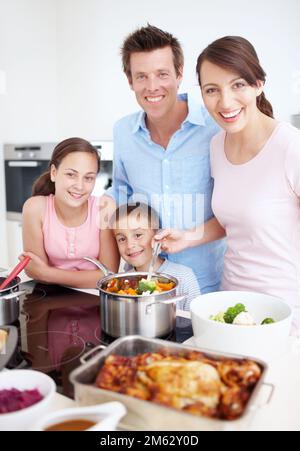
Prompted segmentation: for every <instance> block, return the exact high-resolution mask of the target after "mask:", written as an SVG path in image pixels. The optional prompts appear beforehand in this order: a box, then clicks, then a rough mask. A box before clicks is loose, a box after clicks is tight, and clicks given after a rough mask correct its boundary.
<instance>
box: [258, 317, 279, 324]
mask: <svg viewBox="0 0 300 451" xmlns="http://www.w3.org/2000/svg"><path fill="white" fill-rule="evenodd" d="M274 323H276V321H275V320H274V319H273V318H265V319H264V320H263V321H262V322H261V325H263V324H274Z"/></svg>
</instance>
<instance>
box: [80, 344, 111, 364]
mask: <svg viewBox="0 0 300 451" xmlns="http://www.w3.org/2000/svg"><path fill="white" fill-rule="evenodd" d="M103 349H106V346H103V345H99V346H96V347H95V348H93V349H90V350H89V351H88V352H86V353H85V354H84V355H83V356H82V357H80V363H81V364H82V365H84V364H85V363H87V362H88V361H89V360H90V359H91V356H92V355H93V354H98V351H103Z"/></svg>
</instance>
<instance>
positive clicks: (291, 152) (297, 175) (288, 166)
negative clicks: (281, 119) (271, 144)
mask: <svg viewBox="0 0 300 451" xmlns="http://www.w3.org/2000/svg"><path fill="white" fill-rule="evenodd" d="M285 172H286V177H287V179H288V182H289V185H290V187H291V189H292V190H293V191H294V193H295V194H296V195H297V196H299V197H300V132H299V134H298V133H297V135H296V138H295V139H293V141H292V142H291V143H290V145H289V148H288V151H287V154H286V160H285Z"/></svg>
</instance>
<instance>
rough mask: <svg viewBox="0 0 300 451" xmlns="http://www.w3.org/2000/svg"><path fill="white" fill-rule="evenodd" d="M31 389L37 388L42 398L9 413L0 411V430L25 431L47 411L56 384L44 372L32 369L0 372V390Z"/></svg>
mask: <svg viewBox="0 0 300 451" xmlns="http://www.w3.org/2000/svg"><path fill="white" fill-rule="evenodd" d="M12 388H16V389H17V390H33V389H35V388H36V389H37V390H39V392H40V393H41V395H42V396H43V399H42V400H41V401H39V402H37V403H36V404H33V405H32V406H30V407H26V408H25V409H22V410H17V411H16V412H10V413H0V431H26V430H28V429H30V428H31V427H32V425H33V424H34V423H35V422H36V421H37V419H38V418H40V417H41V416H42V415H45V414H46V413H47V409H48V406H49V403H50V402H51V401H52V399H53V397H54V394H55V391H56V385H55V382H54V381H53V380H52V379H51V378H50V377H49V376H47V375H46V374H44V373H41V372H40V371H34V370H10V371H2V372H1V373H0V390H5V389H7V390H9V389H12Z"/></svg>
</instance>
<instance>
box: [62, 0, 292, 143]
mask: <svg viewBox="0 0 300 451" xmlns="http://www.w3.org/2000/svg"><path fill="white" fill-rule="evenodd" d="M57 14H58V29H57V32H58V34H57V40H58V43H59V46H58V68H59V76H58V92H59V95H58V97H59V135H60V136H61V137H64V136H69V135H74V134H79V135H83V136H89V137H91V138H93V139H97V138H99V137H100V138H103V139H109V138H111V132H112V125H113V123H114V121H115V120H116V119H117V118H119V117H121V116H123V115H125V114H128V113H130V112H131V111H135V110H136V108H137V107H136V102H135V99H134V97H133V94H132V92H131V91H130V90H129V88H128V85H127V82H126V79H125V76H124V75H123V73H122V70H121V61H120V56H119V48H120V46H121V43H122V41H123V39H124V37H125V36H127V34H128V33H130V32H131V31H133V30H135V29H136V28H137V27H139V26H143V25H145V24H146V23H147V22H150V23H151V24H153V25H156V26H158V27H160V28H162V29H165V30H168V31H170V32H172V33H174V34H175V35H176V36H177V37H178V38H179V39H180V41H181V42H182V44H183V47H184V51H185V58H186V65H185V78H184V83H183V85H182V89H183V90H188V91H189V92H192V93H193V94H194V95H196V96H199V95H200V94H199V90H198V87H197V81H196V76H195V62H196V58H197V56H198V54H199V53H200V51H201V50H202V49H203V48H204V47H205V46H206V45H207V44H209V43H210V42H211V41H213V40H214V39H216V38H218V37H221V36H224V35H227V34H237V35H242V36H244V37H246V38H247V39H249V40H250V41H252V43H253V44H254V45H255V47H256V50H257V52H258V54H259V57H260V59H261V63H262V65H263V67H264V69H265V71H266V72H267V74H268V78H267V86H266V94H267V96H268V97H269V98H270V100H271V102H272V103H273V106H274V110H275V113H276V116H277V117H278V118H279V119H282V120H289V119H290V115H291V114H292V113H296V112H299V111H300V52H299V42H300V32H299V18H300V2H299V1H298V0H265V1H264V2H261V0H252V2H250V3H247V4H245V3H244V2H241V1H240V0H231V1H230V2H226V1H225V0H210V1H203V0H202V1H201V0H198V1H196V0H185V1H184V2H182V0H152V1H151V2H149V1H146V0H127V1H123V0H58V5H57Z"/></svg>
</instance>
